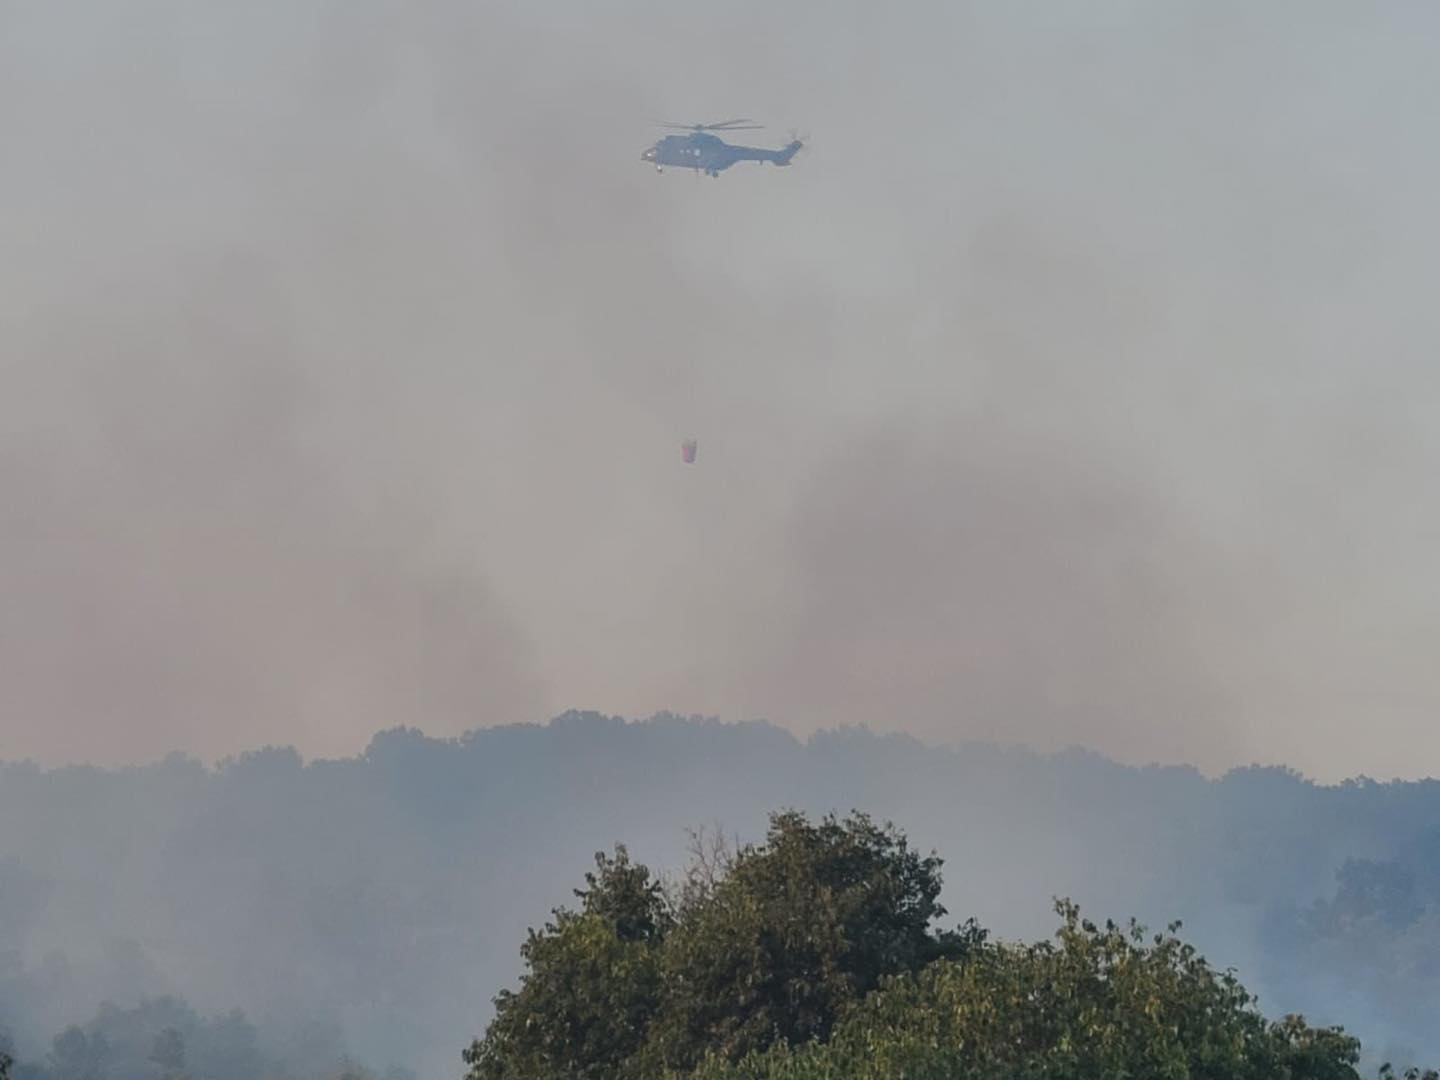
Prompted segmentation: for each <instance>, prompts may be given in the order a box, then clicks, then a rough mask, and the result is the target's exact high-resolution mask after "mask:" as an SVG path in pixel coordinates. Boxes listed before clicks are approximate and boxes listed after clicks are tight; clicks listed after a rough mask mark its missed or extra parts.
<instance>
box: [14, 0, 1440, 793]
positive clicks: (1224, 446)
mask: <svg viewBox="0 0 1440 1080" xmlns="http://www.w3.org/2000/svg"><path fill="white" fill-rule="evenodd" d="M1437 45H1440V9H1437V8H1436V7H1435V5H1433V4H1431V3H1421V2H1416V3H1398V2H1397V3H1389V4H1382V5H1355V4H1349V3H1321V2H1315V0H1306V2H1304V3H1301V2H1294V3H1282V2H1272V3H1268V4H1264V5H1256V4H1252V3H1217V2H1205V3H1200V2H1195V3H1187V4H1180V3H1155V2H1153V0H1147V2H1139V0H1137V2H1134V3H1121V2H1111V3H1092V4H1085V5H1069V4H1059V3H1050V4H1029V5H1015V4H1009V3H1001V2H999V0H996V2H992V3H987V4H964V3H939V2H929V0H927V2H924V3H911V4H897V5H876V4H858V3H835V2H833V0H827V2H824V3H821V2H820V0H804V2H801V3H793V4H786V5H774V4H771V3H760V2H758V0H754V2H742V3H717V2H710V3H705V4H693V3H676V2H674V0H666V2H663V3H662V2H660V0H653V2H632V3H616V4H605V5H598V4H591V3H587V2H582V0H560V2H551V3H544V4H538V3H521V2H518V0H516V2H513V3H499V2H484V0H467V2H460V0H413V2H407V3H403V4H402V3H400V2H399V0H392V2H380V0H346V2H344V3H340V2H336V0H257V2H254V3H249V4H234V3H222V2H220V0H198V2H197V0H123V2H119V3H117V2H113V0H75V2H72V3H67V4H56V3H53V0H0V137H3V146H4V159H5V165H4V168H3V170H0V364H3V368H0V372H3V376H0V377H3V383H0V387H3V393H0V495H3V497H4V513H3V516H0V725H3V727H0V757H4V758H17V757H26V756H34V757H37V758H39V759H41V760H45V761H54V762H58V761H66V760H76V759H89V760H94V761H102V762H116V761H133V760H137V759H149V758H154V757H156V756H159V755H160V754H162V753H164V752H165V751H167V750H170V749H174V748H182V749H185V750H188V751H191V752H195V753H198V754H201V755H202V756H206V757H212V756H216V755H220V754H224V753H229V752H233V751H236V750H239V749H242V748H246V747H252V746H256V745H259V744H262V743H267V742H280V743H291V744H295V745H297V746H298V747H300V748H301V749H302V751H304V752H306V753H309V754H337V753H351V752H355V751H357V750H358V749H360V748H361V747H363V746H364V745H365V743H366V742H367V741H368V739H369V736H370V735H371V734H372V733H373V732H374V731H375V730H377V729H378V728H381V727H389V726H393V725H395V724H399V723H406V724H414V725H416V726H419V727H422V728H424V729H425V730H427V731H430V732H432V733H435V734H445V733H453V732H457V731H460V730H463V729H466V728H470V727H474V726H477V725H481V724H488V723H495V722H502V721H514V720H529V719H543V718H545V717H548V716H549V715H551V714H552V713H555V712H558V711H560V710H561V709H564V708H567V707H570V706H579V707H593V708H598V709H602V710H605V711H607V712H616V713H625V714H631V715H634V714H646V713H649V712H651V711H654V710H657V709H661V708H671V709H676V710H679V711H682V712H705V713H714V714H719V715H722V716H724V717H727V718H731V719H747V718H752V717H758V716H764V717H768V718H769V719H771V720H774V721H775V722H777V723H780V724H783V725H785V726H787V727H790V728H792V729H794V730H797V731H800V732H806V731H810V730H813V729H815V728H817V727H822V726H832V725H835V724H842V723H867V724H869V725H871V726H873V727H875V728H877V729H881V730H887V729H904V730H907V731H911V732H914V733H916V734H918V735H921V736H924V737H926V738H930V739H940V740H944V739H958V738H963V737H984V738H998V739H1003V740H1014V741H1020V742H1025V743H1030V744H1034V745H1037V746H1041V747H1054V746H1060V745H1067V744H1071V743H1081V744H1085V745H1089V746H1093V747H1095V748H1098V749H1100V750H1102V751H1104V752H1106V753H1108V754H1111V755H1114V756H1117V757H1119V758H1122V759H1124V760H1131V761H1135V760H1140V761H1144V760H1154V759H1159V760H1166V761H1176V760H1185V761H1190V762H1194V763H1197V764H1199V765H1201V766H1202V767H1204V768H1207V769H1219V768H1223V767H1225V766H1227V765H1229V764H1232V763H1236V762H1245V761H1250V760H1265V761H1284V762H1287V763H1290V764H1293V765H1295V766H1297V767H1299V768H1301V769H1302V770H1304V771H1306V772H1307V773H1310V774H1311V775H1316V776H1319V777H1322V778H1335V777H1339V776H1342V775H1350V774H1354V773H1357V772H1366V773H1369V774H1371V775H1377V776H1388V775H1396V774H1398V775H1407V776H1413V775H1418V774H1427V773H1435V772H1440V725H1436V724H1435V723H1434V722H1433V718H1434V717H1435V716H1436V715H1437V708H1440V665H1437V664H1436V663H1435V662H1434V657H1435V656H1437V655H1440V543H1437V540H1440V503H1437V500H1436V497H1435V479H1434V478H1435V476H1436V474H1437V469H1440V435H1437V434H1435V433H1434V432H1435V431H1436V424H1435V420H1436V418H1437V414H1440V365H1437V363H1436V362H1435V356H1436V348H1437V345H1440V305H1437V304H1436V303H1435V301H1434V299H1433V296H1432V294H1433V292H1434V288H1435V281H1436V275H1437V272H1440V254H1437V250H1440V248H1437V240H1440V213H1437V211H1436V209H1435V200H1434V192H1435V191H1436V190H1440V147H1437V144H1436V142H1435V140H1434V139H1433V137H1431V131H1432V129H1433V120H1434V117H1435V115H1436V114H1437V107H1440V69H1437V67H1436V65H1435V64H1434V62H1433V58H1434V56H1435V51H1436V47H1437ZM735 115H741V116H752V117H756V118H758V119H760V120H762V121H764V122H766V123H767V124H769V125H770V128H769V129H768V130H766V131H763V132H752V133H747V134H749V135H754V136H756V137H757V140H758V141H763V142H765V143H766V144H767V145H779V144H780V143H781V142H782V141H783V140H784V139H785V138H786V137H787V135H788V132H789V130H790V129H791V128H797V129H799V130H800V131H802V132H804V133H808V134H809V135H810V136H811V137H812V139H813V146H812V147H811V148H809V149H807V151H806V152H805V153H804V154H802V155H801V156H800V157H799V158H798V159H797V160H796V163H795V165H794V166H793V167H792V168H790V169H788V170H776V169H772V168H768V167H767V168H765V169H761V168H759V167H756V166H738V167H736V168H735V169H733V170H732V171H731V172H729V173H727V174H726V175H724V176H723V177H722V178H721V179H719V180H711V179H709V178H699V179H697V178H694V177H692V176H689V175H681V174H678V173H674V172H667V173H666V174H665V175H663V176H657V175H656V173H655V172H654V170H653V169H651V168H650V167H649V166H647V165H645V164H644V163H642V162H641V161H640V160H639V155H640V152H641V150H643V149H644V147H645V146H646V145H647V144H648V143H649V142H650V141H651V140H652V139H653V138H654V137H655V132H654V129H653V127H652V126H651V120H652V119H653V118H655V117H668V118H673V119H679V120H714V119H723V118H725V117H728V116H735ZM688 436H694V437H696V438H698V439H699V442H700V460H699V462H698V463H697V464H696V465H695V466H693V467H686V466H684V465H683V464H682V463H681V461H680V454H679V444H680V442H681V440H682V439H684V438H686V437H688Z"/></svg>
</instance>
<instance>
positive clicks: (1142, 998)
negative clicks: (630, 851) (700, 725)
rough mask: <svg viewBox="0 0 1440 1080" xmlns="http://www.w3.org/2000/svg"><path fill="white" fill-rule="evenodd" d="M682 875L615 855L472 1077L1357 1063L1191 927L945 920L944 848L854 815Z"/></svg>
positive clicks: (1283, 1076) (1226, 1074)
mask: <svg viewBox="0 0 1440 1080" xmlns="http://www.w3.org/2000/svg"><path fill="white" fill-rule="evenodd" d="M699 871H700V872H692V873H691V875H690V877H689V879H688V880H687V881H686V882H685V883H684V884H683V886H682V887H680V888H679V889H669V890H667V889H666V888H664V887H663V886H662V884H661V883H660V882H657V881H656V880H654V879H653V878H652V877H651V875H650V873H649V872H648V870H647V869H646V868H645V867H643V866H638V865H636V864H634V863H632V862H631V861H630V859H629V857H628V855H627V853H626V852H625V851H624V849H623V848H622V849H618V850H617V852H616V854H615V855H614V856H605V855H600V856H597V860H596V869H595V871H593V872H592V873H590V874H588V875H587V876H586V886H585V888H583V889H581V890H578V891H577V896H578V897H579V899H580V906H579V909H578V910H574V911H572V910H566V909H562V910H559V911H557V912H556V913H555V917H554V919H553V921H551V922H550V923H549V924H547V925H546V926H545V927H544V929H543V930H539V931H531V933H530V936H529V939H528V940H527V941H526V943H525V945H524V948H523V957H524V960H525V964H526V973H525V974H524V976H522V979H521V983H520V987H519V989H518V990H515V991H506V992H504V993H502V994H501V995H500V997H499V998H498V1000H497V1003H496V1004H497V1012H496V1017H495V1019H494V1021H493V1022H492V1023H491V1025H490V1027H489V1029H488V1030H487V1031H486V1033H485V1036H484V1037H483V1038H482V1039H479V1040H477V1041H476V1042H475V1043H473V1044H472V1045H471V1047H470V1049H469V1050H468V1051H467V1052H466V1054H465V1060H466V1062H467V1063H468V1064H469V1065H470V1080H562V1078H563V1080H574V1078H582V1077H583V1078H586V1080H612V1078H614V1080H635V1078H641V1077H663V1076H667V1075H669V1076H674V1075H680V1074H689V1075H692V1076H694V1077H695V1078H696V1080H839V1078H856V1080H870V1078H873V1080H888V1078H891V1077H897V1076H898V1077H906V1078H907V1080H932V1078H933V1080H1093V1078H1113V1080H1121V1078H1132V1077H1134V1078H1138V1077H1146V1078H1154V1080H1354V1078H1355V1077H1356V1076H1357V1075H1358V1074H1357V1071H1356V1066H1357V1063H1358V1062H1359V1060H1360V1044H1359V1041H1358V1040H1357V1039H1355V1038H1353V1037H1352V1036H1350V1035H1348V1034H1346V1033H1345V1032H1344V1031H1343V1030H1341V1029H1339V1028H1316V1027H1312V1026H1310V1025H1309V1024H1307V1023H1306V1022H1305V1021H1304V1020H1303V1019H1302V1018H1300V1017H1297V1016H1287V1017H1285V1018H1284V1019H1282V1020H1278V1021H1272V1020H1269V1019H1267V1018H1266V1017H1265V1016H1264V1015H1263V1014H1262V1013H1261V1012H1260V1011H1259V1009H1258V1008H1257V1006H1256V1002H1255V1000H1254V998H1253V997H1252V995H1251V994H1250V993H1249V992H1248V991H1247V990H1246V989H1245V988H1244V987H1243V986H1242V985H1241V984H1240V982H1239V980H1238V979H1237V978H1236V977H1235V975H1234V974H1233V973H1231V972H1228V971H1217V970H1215V969H1214V968H1212V967H1211V966H1210V965H1209V964H1208V963H1207V962H1206V961H1205V959H1204V958H1203V957H1201V956H1200V955H1199V954H1198V953H1197V951H1196V950H1195V948H1194V947H1193V946H1192V945H1190V944H1188V943H1186V942H1184V941H1182V940H1181V939H1180V938H1179V937H1178V936H1176V935H1177V931H1178V929H1179V926H1178V924H1175V925H1172V926H1171V927H1170V928H1169V929H1168V930H1167V931H1166V932H1165V933H1161V934H1156V935H1154V936H1153V937H1150V936H1147V934H1146V932H1145V931H1144V930H1143V928H1142V927H1140V926H1139V925H1138V924H1136V923H1133V922H1132V923H1130V924H1129V925H1128V926H1125V927H1121V926H1117V925H1115V924H1113V923H1107V924H1105V925H1104V926H1097V925H1095V924H1093V923H1091V922H1089V921H1087V920H1084V919H1082V918H1081V916H1080V912H1079V909H1078V908H1077V907H1076V906H1075V905H1074V904H1071V903H1069V902H1061V903H1060V904H1058V905H1057V910H1058V913H1059V915H1060V917H1061V920H1062V921H1061V926H1060V928H1059V930H1058V932H1057V933H1056V935H1055V939H1054V940H1053V941H1042V942H1039V943H1035V944H1013V943H1002V942H993V941H991V940H989V938H988V937H987V936H986V935H985V934H984V933H983V932H982V931H980V930H979V929H978V928H976V927H975V926H974V925H973V924H967V925H966V926H965V927H964V928H962V929H960V930H952V931H941V932H936V930H935V929H934V924H935V922H936V920H938V919H939V918H941V917H942V916H943V915H944V909H943V908H942V907H941V906H940V904H939V902H938V896H939V892H940V860H939V859H938V858H936V857H934V856H933V855H932V856H925V857H922V856H921V855H919V854H918V853H917V852H915V851H913V850H912V849H911V848H910V847H909V845H908V843H907V842H906V840H905V838H904V837H903V836H902V835H901V834H899V833H898V832H897V831H895V830H894V829H893V828H890V827H880V826H877V825H875V824H874V823H873V822H872V821H871V820H870V819H869V818H866V817H864V816H855V817H852V818H849V819H847V820H844V821H840V820H837V819H836V818H834V817H827V818H825V819H824V820H823V821H821V822H819V823H818V824H812V823H811V822H810V821H809V820H808V819H807V818H806V817H804V816H803V815H801V814H797V813H785V814H780V815H776V816H774V817H773V818H772V820H771V825H770V830H769V834H768V836H767V839H766V841H765V842H764V843H763V844H761V845H758V846H751V847H746V848H742V849H740V850H739V851H738V852H735V853H734V854H733V856H726V857H725V858H723V859H722V860H721V861H720V863H719V865H716V864H715V863H713V862H712V863H709V864H703V865H702V866H701V867H700V868H699Z"/></svg>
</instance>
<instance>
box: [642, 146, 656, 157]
mask: <svg viewBox="0 0 1440 1080" xmlns="http://www.w3.org/2000/svg"><path fill="white" fill-rule="evenodd" d="M640 160H641V161H654V160H655V148H654V147H653V146H652V147H650V149H648V150H646V151H645V152H644V153H642V154H641V155H640Z"/></svg>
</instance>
